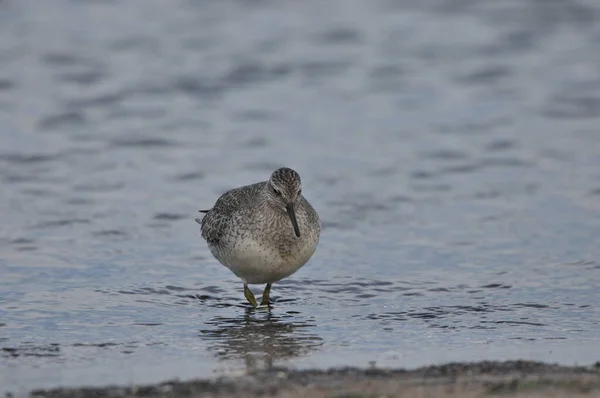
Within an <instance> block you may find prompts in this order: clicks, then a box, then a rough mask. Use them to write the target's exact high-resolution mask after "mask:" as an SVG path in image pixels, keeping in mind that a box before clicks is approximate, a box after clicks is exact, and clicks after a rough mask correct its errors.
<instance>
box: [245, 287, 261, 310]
mask: <svg viewBox="0 0 600 398" xmlns="http://www.w3.org/2000/svg"><path fill="white" fill-rule="evenodd" d="M244 296H246V300H248V301H249V302H250V304H252V306H253V307H258V303H257V302H256V299H255V298H254V294H252V292H251V291H250V289H248V285H247V284H245V283H244Z"/></svg>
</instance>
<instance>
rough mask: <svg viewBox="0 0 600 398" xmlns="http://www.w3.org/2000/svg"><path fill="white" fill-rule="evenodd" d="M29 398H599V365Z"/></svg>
mask: <svg viewBox="0 0 600 398" xmlns="http://www.w3.org/2000/svg"><path fill="white" fill-rule="evenodd" d="M31 396H32V397H40V398H41V397H54V398H88V397H90V398H91V397H94V398H97V397H106V398H108V397H121V398H122V397H267V396H268V397H282V398H283V397H290V398H292V397H354V398H358V397H466V398H469V397H486V396H504V397H546V396H552V397H579V396H585V397H600V362H597V363H596V364H595V365H593V366H586V367H565V366H558V365H550V364H544V363H539V362H528V361H508V362H478V363H452V364H446V365H441V366H429V367H423V368H419V369H416V370H410V371H408V370H403V369H387V370H384V369H377V368H370V369H357V368H343V369H331V370H301V371H298V370H289V369H283V368H280V369H272V370H269V371H264V372H258V373H253V374H250V375H245V376H236V377H224V376H223V377H219V378H217V379H214V380H200V379H198V380H191V381H185V382H181V381H167V382H163V383H159V384H156V385H146V386H135V387H112V386H111V387H103V388H69V389H66V388H65V389H52V390H35V391H32V392H31Z"/></svg>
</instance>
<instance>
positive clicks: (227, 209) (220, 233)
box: [200, 181, 267, 244]
mask: <svg viewBox="0 0 600 398" xmlns="http://www.w3.org/2000/svg"><path fill="white" fill-rule="evenodd" d="M266 183H267V182H266V181H263V182H259V183H256V184H251V185H245V186H243V187H239V188H235V189H232V190H230V191H227V192H225V193H224V194H223V195H221V197H219V199H217V201H216V203H215V205H214V206H213V208H212V209H210V210H208V211H207V212H206V215H205V216H204V218H203V219H202V221H201V222H200V225H201V232H202V237H203V238H204V239H205V240H206V241H207V242H208V243H211V244H218V243H219V242H220V241H221V240H222V239H223V237H224V236H225V235H226V234H227V233H228V232H229V230H230V228H232V227H233V224H234V222H235V220H236V219H237V218H238V215H239V214H240V213H242V212H248V211H249V209H251V208H253V207H254V206H255V205H256V204H257V203H258V202H259V201H260V200H261V197H260V196H261V191H262V190H263V189H264V186H265V184H266Z"/></svg>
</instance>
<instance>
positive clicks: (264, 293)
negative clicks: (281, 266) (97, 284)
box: [260, 283, 271, 305]
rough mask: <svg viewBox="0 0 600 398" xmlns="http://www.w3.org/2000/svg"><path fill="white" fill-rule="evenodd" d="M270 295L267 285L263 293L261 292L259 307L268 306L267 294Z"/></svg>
mask: <svg viewBox="0 0 600 398" xmlns="http://www.w3.org/2000/svg"><path fill="white" fill-rule="evenodd" d="M270 293H271V284H270V283H267V286H266V287H265V291H264V292H263V296H262V300H261V301H260V305H269V294H270Z"/></svg>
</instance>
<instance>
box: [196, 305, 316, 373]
mask: <svg viewBox="0 0 600 398" xmlns="http://www.w3.org/2000/svg"><path fill="white" fill-rule="evenodd" d="M206 325H207V326H208V328H206V329H202V330H200V336H201V337H202V338H205V339H209V340H212V341H211V344H210V348H209V350H210V351H212V352H213V353H214V354H215V356H216V357H217V358H220V359H227V360H243V361H244V362H245V364H246V368H247V369H246V370H247V371H248V372H252V371H256V370H260V369H269V368H271V367H272V366H273V365H274V364H275V365H276V364H277V361H278V360H287V359H292V358H294V357H299V356H301V355H305V354H307V353H309V352H310V351H313V350H317V349H318V348H319V347H320V346H321V345H322V344H323V339H322V338H321V337H319V336H317V335H316V334H314V333H311V332H310V330H311V329H313V328H314V327H315V326H316V325H315V324H314V323H312V322H311V321H310V320H307V319H303V318H302V317H301V316H300V315H299V314H298V313H295V312H294V313H284V314H277V315H276V314H273V313H272V312H271V310H270V309H268V310H267V309H265V310H259V311H255V310H246V311H245V313H244V314H243V315H241V316H239V317H220V316H217V317H214V318H212V319H211V320H210V321H208V322H206Z"/></svg>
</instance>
